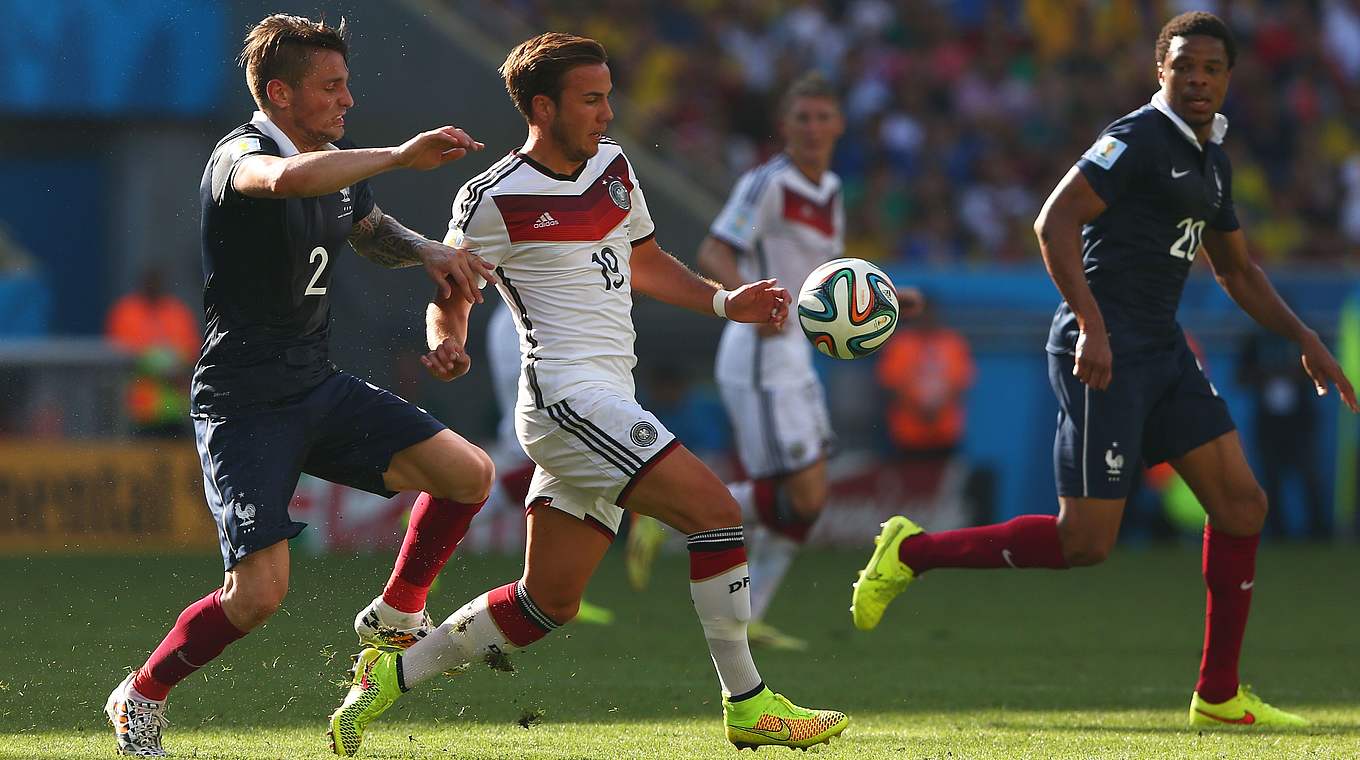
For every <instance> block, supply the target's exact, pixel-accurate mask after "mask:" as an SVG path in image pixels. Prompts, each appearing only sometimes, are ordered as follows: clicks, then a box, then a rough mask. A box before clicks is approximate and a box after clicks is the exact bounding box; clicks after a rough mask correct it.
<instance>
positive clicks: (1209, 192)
mask: <svg viewBox="0 0 1360 760" xmlns="http://www.w3.org/2000/svg"><path fill="white" fill-rule="evenodd" d="M1156 55H1157V59H1156V60H1157V80H1158V83H1159V84H1160V85H1161V89H1160V90H1159V91H1158V92H1157V94H1155V95H1154V96H1153V97H1152V102H1151V103H1149V104H1148V105H1146V106H1144V107H1142V108H1139V109H1138V110H1136V111H1134V112H1133V113H1130V114H1129V115H1127V116H1125V117H1123V118H1121V119H1119V120H1118V121H1116V122H1114V123H1113V124H1111V125H1110V126H1109V127H1107V128H1106V129H1105V131H1104V132H1102V133H1101V135H1100V136H1099V138H1097V140H1096V142H1095V144H1094V145H1092V146H1091V148H1090V150H1088V151H1086V153H1085V154H1084V155H1082V157H1081V158H1080V159H1079V160H1078V161H1077V164H1076V166H1074V167H1073V168H1072V169H1071V170H1070V171H1069V172H1068V173H1067V176H1065V177H1064V178H1063V180H1062V182H1060V183H1059V185H1058V187H1057V188H1056V189H1055V190H1054V191H1053V193H1052V195H1050V196H1049V198H1048V201H1047V203H1045V204H1044V208H1043V210H1042V211H1041V212H1040V215H1039V219H1038V220H1037V221H1036V222H1035V232H1036V233H1037V234H1038V236H1039V243H1040V246H1041V248H1042V251H1043V256H1044V262H1045V264H1047V266H1048V271H1049V274H1050V275H1051V276H1052V277H1053V281H1054V283H1055V284H1057V286H1058V290H1059V291H1061V293H1062V296H1063V299H1064V303H1063V304H1062V306H1061V307H1059V309H1058V312H1057V314H1056V315H1055V317H1054V319H1053V327H1052V330H1051V332H1050V334H1049V339H1048V353H1049V357H1048V362H1049V377H1050V381H1051V383H1052V385H1053V390H1054V393H1055V394H1056V395H1057V397H1058V405H1059V412H1058V432H1057V436H1056V440H1055V443H1054V451H1053V457H1054V469H1055V471H1056V476H1057V485H1058V498H1059V514H1058V516H1057V517H1056V518H1055V517H1053V516H1050V515H1023V516H1021V517H1018V518H1016V519H1014V520H1011V521H1010V522H1007V523H1003V524H1000V525H989V526H984V527H980V528H968V529H964V530H957V531H948V532H943V533H937V534H926V533H924V532H922V531H921V529H920V528H919V527H918V526H916V525H915V524H914V523H912V522H911V521H910V520H907V519H906V518H905V517H894V518H892V519H891V520H889V521H888V522H887V523H884V528H883V532H882V533H881V534H880V535H879V537H878V539H877V543H878V546H877V547H876V549H875V551H874V554H873V557H872V558H871V560H870V562H869V565H868V566H867V567H866V568H865V569H864V571H863V572H862V573H861V574H860V580H859V582H858V583H857V584H856V588H855V592H854V600H853V607H852V610H853V613H854V620H855V624H856V625H857V626H859V627H860V628H864V629H869V628H873V627H874V626H876V625H877V624H878V622H879V620H880V619H881V617H882V614H883V611H884V608H885V607H886V606H887V604H888V602H889V601H891V600H892V598H893V597H895V596H896V595H897V594H899V593H901V591H902V590H903V589H905V588H906V586H907V584H908V583H910V582H911V581H912V580H913V579H914V578H915V577H916V576H918V575H920V574H921V573H923V572H925V571H927V570H931V569H934V568H938V567H975V568H992V567H997V568H999V567H1012V568H1027V567H1048V568H1066V567H1071V566H1079V565H1094V564H1097V563H1099V562H1101V561H1102V560H1104V559H1105V557H1106V556H1107V555H1108V554H1109V553H1110V551H1111V549H1113V547H1114V543H1115V539H1116V538H1117V536H1118V532H1119V523H1120V519H1121V518H1122V516H1123V511H1124V501H1125V499H1126V497H1127V496H1128V493H1129V488H1130V485H1131V479H1132V477H1133V474H1134V472H1135V471H1136V470H1137V468H1139V467H1140V466H1142V465H1151V464H1155V463H1158V462H1163V461H1167V462H1170V463H1171V465H1172V466H1173V467H1174V468H1175V469H1176V471H1177V472H1178V473H1180V475H1181V477H1183V478H1184V479H1185V481H1186V483H1187V484H1189V486H1190V487H1191V489H1193V491H1194V493H1195V495H1196V497H1198V499H1199V501H1200V503H1201V504H1202V505H1204V510H1205V512H1206V513H1207V514H1208V522H1207V524H1206V526H1205V529H1204V562H1203V569H1204V578H1205V582H1206V585H1207V586H1208V603H1207V607H1208V609H1207V614H1206V624H1205V639H1204V650H1203V659H1202V661H1201V665H1200V676H1199V682H1198V683H1197V685H1196V687H1195V691H1194V694H1193V695H1192V697H1191V702H1190V712H1189V715H1190V721H1191V723H1192V724H1194V725H1221V724H1240V725H1254V726H1286V725H1304V724H1306V722H1307V721H1305V720H1304V719H1303V718H1301V717H1299V716H1297V715H1293V714H1291V713H1288V712H1285V711H1284V710H1280V709H1278V708H1275V707H1272V706H1271V705H1269V704H1267V703H1265V702H1264V701H1262V700H1261V699H1260V698H1259V697H1257V696H1256V695H1255V694H1253V693H1252V692H1251V691H1250V690H1248V689H1245V688H1243V687H1242V686H1241V685H1240V684H1239V682H1238V672H1237V664H1238V656H1239V654H1240V652H1241V647H1242V636H1243V633H1244V631H1245V628H1246V621H1247V612H1248V609H1249V607H1250V603H1251V594H1252V589H1253V587H1254V586H1255V583H1256V580H1255V566H1256V547H1257V544H1258V542H1259V537H1260V532H1261V526H1262V524H1263V522H1264V520H1265V515H1266V508H1267V504H1266V498H1265V495H1264V494H1263V493H1262V491H1261V488H1260V486H1258V485H1257V484H1256V479H1255V477H1254V476H1253V475H1252V472H1251V469H1250V468H1249V467H1248V465H1247V461H1246V457H1245V456H1244V455H1243V453H1242V445H1241V442H1240V441H1239V439H1238V435H1237V432H1236V430H1235V427H1234V425H1233V421H1232V418H1231V417H1230V416H1229V414H1228V408H1227V406H1226V405H1225V404H1224V403H1223V400H1222V399H1220V398H1219V396H1218V393H1217V391H1215V389H1214V387H1213V385H1211V384H1210V383H1209V381H1208V379H1207V378H1206V377H1205V375H1204V372H1203V371H1202V370H1201V368H1200V366H1199V364H1198V362H1197V361H1196V360H1195V356H1194V354H1192V353H1191V352H1190V349H1189V348H1188V346H1187V345H1186V340H1185V336H1184V334H1183V333H1182V331H1181V328H1180V325H1179V324H1177V322H1176V308H1177V306H1178V305H1179V303H1180V297H1181V291H1182V289H1183V287H1184V285H1185V279H1186V277H1187V276H1188V275H1189V272H1190V266H1191V264H1192V262H1193V261H1194V259H1195V256H1196V254H1197V253H1198V252H1199V251H1200V250H1201V249H1202V250H1203V251H1204V252H1205V253H1206V254H1207V255H1208V259H1209V265H1210V267H1211V268H1212V269H1213V272H1214V276H1215V277H1216V278H1217V279H1218V282H1219V284H1220V285H1221V286H1222V287H1223V289H1224V290H1225V291H1226V292H1227V293H1228V295H1229V296H1231V297H1232V299H1233V300H1234V301H1235V302H1236V303H1237V304H1238V306H1240V307H1241V308H1242V310H1243V311H1245V312H1247V314H1249V315H1251V317H1252V318H1253V319H1255V320H1256V321H1257V322H1259V323H1260V324H1261V325H1263V326H1265V327H1267V328H1269V329H1271V330H1273V331H1275V332H1277V333H1279V334H1281V335H1284V336H1286V337H1288V338H1290V339H1291V340H1293V341H1295V342H1296V343H1297V344H1298V345H1299V349H1300V353H1301V358H1302V362H1303V366H1304V368H1305V369H1306V370H1307V371H1308V374H1309V376H1310V377H1311V378H1312V380H1313V383H1314V385H1315V386H1316V387H1317V392H1318V393H1319V394H1323V393H1326V391H1327V388H1328V386H1329V385H1334V386H1336V388H1337V390H1338V391H1339V393H1340V395H1341V398H1342V400H1343V402H1344V403H1345V404H1346V406H1347V407H1349V408H1350V409H1351V411H1352V412H1354V411H1357V407H1356V399H1355V393H1354V391H1353V390H1352V388H1351V384H1350V382H1349V381H1348V380H1347V378H1346V376H1345V375H1344V374H1343V373H1342V371H1341V369H1340V367H1339V366H1338V365H1337V362H1336V360H1335V359H1334V358H1333V357H1332V354H1331V352H1329V351H1328V350H1327V347H1326V346H1324V345H1323V343H1322V341H1321V340H1319V338H1318V336H1317V333H1315V332H1313V331H1312V330H1310V329H1309V328H1308V327H1307V326H1306V325H1304V324H1303V323H1302V322H1301V321H1300V320H1299V318H1298V317H1297V316H1295V315H1294V313H1293V312H1292V311H1290V309H1289V307H1288V306H1286V305H1285V303H1284V302H1283V301H1282V300H1281V299H1280V297H1279V295H1277V294H1276V292H1275V289H1274V288H1273V287H1272V286H1271V284H1270V281H1269V280H1267V279H1266V276H1265V274H1264V273H1263V272H1262V271H1261V269H1260V268H1259V267H1258V266H1257V265H1256V264H1255V263H1254V262H1253V261H1252V260H1251V259H1250V258H1249V257H1248V255H1247V246H1246V239H1245V237H1244V236H1243V233H1242V230H1241V229H1240V226H1239V224H1238V220H1237V215H1236V214H1235V213H1234V210H1233V196H1232V167H1231V166H1230V164H1229V161H1228V156H1227V153H1225V152H1224V150H1223V147H1222V142H1223V138H1224V135H1225V134H1226V132H1227V128H1228V124H1227V119H1226V118H1224V117H1223V116H1222V115H1221V114H1219V113H1218V110H1219V107H1220V106H1221V105H1222V103H1223V99H1224V97H1225V95H1226V93H1227V89H1228V81H1229V79H1230V78H1231V74H1232V68H1233V64H1234V63H1235V62H1236V57H1237V49H1236V44H1235V42H1234V40H1233V37H1232V34H1231V32H1230V31H1229V30H1228V28H1227V26H1226V25H1225V24H1224V23H1223V22H1222V21H1220V20H1219V19H1218V18H1217V17H1215V16H1213V15H1211V14H1208V13H1202V12H1193V13H1185V14H1182V15H1180V16H1177V17H1175V18H1173V19H1172V20H1171V21H1170V22H1168V23H1167V25H1166V26H1165V27H1163V29H1162V31H1161V34H1160V35H1159V36H1158V38H1157V46H1156Z"/></svg>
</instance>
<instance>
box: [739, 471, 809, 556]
mask: <svg viewBox="0 0 1360 760" xmlns="http://www.w3.org/2000/svg"><path fill="white" fill-rule="evenodd" d="M751 491H752V495H753V500H754V501H755V505H756V515H757V516H758V517H759V518H760V522H761V524H762V525H764V526H765V527H767V528H769V529H770V530H772V531H774V532H775V533H778V534H780V535H782V536H784V537H786V538H789V539H792V540H793V541H796V542H797V543H800V544H801V543H804V542H806V541H807V537H808V534H809V533H811V532H812V526H813V524H814V523H815V522H816V521H815V520H807V519H804V518H803V516H802V515H799V514H798V513H797V512H794V511H793V505H792V504H788V503H780V493H779V482H778V481H777V480H775V479H774V478H760V479H759V480H755V481H752V488H751Z"/></svg>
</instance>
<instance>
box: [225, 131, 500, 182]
mask: <svg viewBox="0 0 1360 760" xmlns="http://www.w3.org/2000/svg"><path fill="white" fill-rule="evenodd" d="M483 147H485V146H483V145H482V144H481V143H479V142H477V141H476V140H473V139H472V138H471V137H469V136H468V134H467V133H466V132H464V131H463V130H461V129H459V128H457V127H440V128H439V129H432V130H430V131H429V132H421V133H420V134H418V135H416V136H415V137H412V138H411V139H410V140H407V141H406V142H404V143H402V144H401V145H398V146H395V147H391V148H354V149H352V150H317V151H309V152H307V153H299V154H297V155H296V156H289V157H288V158H280V157H278V156H265V155H255V156H247V157H245V158H243V159H241V162H240V164H239V165H237V167H236V171H235V172H233V173H232V178H231V184H232V187H233V188H235V189H236V192H238V193H240V194H241V195H245V196H249V197H251V198H312V197H315V196H318V195H330V194H331V193H336V192H339V191H340V188H342V187H349V186H350V185H353V184H354V183H355V182H358V181H360V180H363V179H368V178H369V177H372V176H375V175H378V174H382V173H383V172H386V171H391V170H393V169H402V168H406V169H421V170H425V169H434V168H436V167H439V166H443V165H444V164H447V163H449V162H451V161H457V160H458V159H460V158H462V157H463V156H466V155H467V154H468V151H476V150H481V149H482V148H483Z"/></svg>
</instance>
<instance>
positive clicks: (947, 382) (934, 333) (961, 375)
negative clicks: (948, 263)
mask: <svg viewBox="0 0 1360 760" xmlns="http://www.w3.org/2000/svg"><path fill="white" fill-rule="evenodd" d="M878 381H879V384H880V385H881V386H882V387H883V388H884V389H886V390H887V392H888V395H889V398H890V401H889V406H888V430H889V434H890V435H891V436H892V440H893V443H894V444H896V446H897V448H898V450H899V451H901V452H902V453H904V454H906V455H907V456H908V457H910V458H925V459H933V458H947V457H949V456H951V455H952V454H953V453H954V451H955V450H956V449H958V446H959V443H960V441H962V439H963V429H964V428H963V426H964V394H965V393H966V392H967V391H968V388H969V387H971V386H972V384H973V356H972V352H971V351H970V350H969V348H968V341H967V339H965V338H964V337H963V336H962V335H961V334H959V333H958V332H956V331H954V330H952V329H950V328H948V327H945V326H943V325H940V324H939V323H938V322H937V321H936V318H935V306H934V305H933V304H932V303H931V301H930V300H927V301H926V304H925V308H924V309H923V310H922V311H921V313H920V314H919V315H918V316H917V317H916V318H915V319H912V320H910V321H904V322H903V323H902V324H901V325H899V327H898V330H897V334H896V335H894V336H893V337H892V338H891V339H890V340H889V341H888V344H887V345H886V346H884V347H883V351H882V355H881V356H880V358H879V360H878Z"/></svg>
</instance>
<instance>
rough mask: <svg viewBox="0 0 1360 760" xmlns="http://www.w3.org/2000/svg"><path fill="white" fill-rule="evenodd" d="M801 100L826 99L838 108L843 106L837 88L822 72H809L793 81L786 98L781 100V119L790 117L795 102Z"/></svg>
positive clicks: (786, 91) (785, 94) (786, 92)
mask: <svg viewBox="0 0 1360 760" xmlns="http://www.w3.org/2000/svg"><path fill="white" fill-rule="evenodd" d="M799 98H826V99H827V100H830V101H832V102H834V103H835V104H836V106H837V107H839V106H840V104H841V96H840V93H839V92H837V91H836V86H835V85H833V84H832V83H831V80H829V79H827V78H826V75H824V74H822V72H820V71H809V72H808V73H806V74H804V75H802V76H800V77H798V78H797V79H795V80H793V84H791V85H789V88H788V89H787V90H785V91H784V96H783V97H781V98H780V99H779V117H780V118H783V117H784V116H786V115H788V113H789V110H790V109H791V108H793V103H794V101H795V100H798V99H799Z"/></svg>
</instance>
